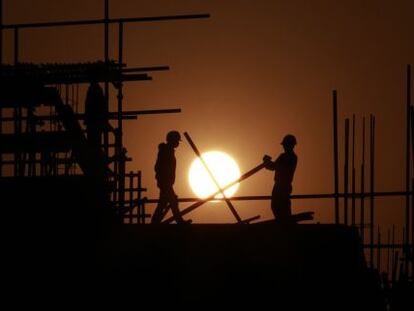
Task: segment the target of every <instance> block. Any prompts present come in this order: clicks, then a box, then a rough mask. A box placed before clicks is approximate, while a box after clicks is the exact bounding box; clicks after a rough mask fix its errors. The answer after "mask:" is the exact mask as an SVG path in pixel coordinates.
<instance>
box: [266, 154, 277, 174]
mask: <svg viewBox="0 0 414 311" xmlns="http://www.w3.org/2000/svg"><path fill="white" fill-rule="evenodd" d="M263 163H264V164H265V168H266V169H268V170H271V171H274V170H275V169H276V166H275V162H273V161H272V157H271V156H269V155H267V154H266V155H264V156H263Z"/></svg>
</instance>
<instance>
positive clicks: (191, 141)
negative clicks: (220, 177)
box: [184, 132, 242, 223]
mask: <svg viewBox="0 0 414 311" xmlns="http://www.w3.org/2000/svg"><path fill="white" fill-rule="evenodd" d="M184 137H185V138H186V139H187V141H188V143H189V144H190V146H191V148H192V149H193V151H194V152H195V154H196V155H197V157H198V158H199V159H200V161H201V163H202V164H203V166H204V168H205V169H206V171H207V173H208V175H209V176H210V178H211V180H212V181H213V182H214V184H215V185H216V187H217V189H218V190H219V191H220V193H221V194H222V195H223V198H224V200H225V201H226V204H227V206H228V207H229V209H230V211H231V212H232V214H233V216H234V217H235V218H236V219H237V222H239V223H241V222H242V219H241V218H240V216H239V214H238V213H237V211H236V209H235V208H234V206H233V204H232V203H231V202H230V200H229V199H228V198H227V197H226V194H225V193H224V191H223V189H222V188H221V186H220V185H219V183H218V182H217V180H216V178H215V177H214V174H213V173H212V172H211V171H210V169H209V167H208V165H207V163H206V162H205V161H204V159H203V157H202V156H201V153H200V151H198V149H197V147H196V145H195V144H194V142H193V140H192V139H191V137H190V135H189V134H188V133H187V132H184Z"/></svg>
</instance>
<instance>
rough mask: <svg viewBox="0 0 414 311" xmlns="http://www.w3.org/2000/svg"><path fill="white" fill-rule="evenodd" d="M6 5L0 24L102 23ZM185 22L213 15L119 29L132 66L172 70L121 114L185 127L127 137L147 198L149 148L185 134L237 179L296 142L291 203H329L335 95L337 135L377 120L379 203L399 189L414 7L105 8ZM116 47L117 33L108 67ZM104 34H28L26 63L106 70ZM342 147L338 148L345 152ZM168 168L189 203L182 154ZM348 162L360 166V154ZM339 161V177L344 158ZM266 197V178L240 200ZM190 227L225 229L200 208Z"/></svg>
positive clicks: (322, 215) (216, 210)
mask: <svg viewBox="0 0 414 311" xmlns="http://www.w3.org/2000/svg"><path fill="white" fill-rule="evenodd" d="M3 2H4V22H5V23H20V22H37V21H51V20H68V19H89V18H101V17H102V16H103V5H102V3H103V1H101V0H82V1H80V0H70V1H69V0H61V1H48V0H37V1H35V3H36V5H34V1H33V0H4V1H3ZM192 13H210V14H211V18H210V19H203V20H193V21H174V22H162V23H147V24H129V25H127V26H126V28H125V36H126V37H125V40H126V46H125V61H126V63H127V64H128V66H130V67H137V66H157V65H169V66H170V67H171V70H170V71H168V72H155V73H153V74H152V76H153V78H154V81H152V82H139V83H129V84H128V85H127V87H126V89H125V108H126V109H130V110H136V109H164V108H181V109H182V113H181V114H175V115H172V114H169V115H157V116H156V115H153V116H143V117H142V118H141V117H140V118H139V119H138V120H137V121H128V123H127V124H126V126H125V144H126V147H127V148H128V151H129V153H128V154H129V155H130V156H132V157H133V158H134V161H133V162H132V163H131V164H130V165H129V167H128V169H130V170H138V169H140V170H142V172H143V178H144V185H145V186H146V187H147V188H148V193H147V196H148V197H150V198H155V197H156V196H157V194H158V191H157V188H156V184H155V180H154V172H153V165H154V161H155V157H156V152H157V146H158V144H159V143H160V142H161V141H163V140H164V137H165V133H166V132H167V131H169V130H170V129H177V130H179V131H187V132H189V133H190V135H191V136H192V138H193V139H194V141H195V143H196V144H197V145H198V147H199V149H200V150H202V151H203V150H205V151H207V150H221V151H224V152H227V153H229V154H230V155H232V156H233V157H234V158H235V159H236V160H237V161H238V162H239V165H240V167H241V171H242V172H244V171H247V170H249V169H250V168H252V167H253V166H255V165H257V164H259V162H260V161H261V158H262V156H263V154H265V153H268V154H272V155H274V156H277V155H278V153H279V152H280V151H281V146H280V145H279V142H280V140H281V138H282V137H283V136H284V135H285V134H286V133H292V134H295V135H296V137H297V139H298V145H297V149H296V151H297V154H298V157H299V163H298V167H297V171H296V175H295V180H294V194H309V193H328V192H332V191H333V161H332V158H333V156H332V121H331V120H332V104H331V93H332V90H333V89H337V90H338V94H339V97H338V100H339V121H340V123H339V125H340V131H339V134H340V135H343V124H344V118H345V117H351V116H352V113H356V115H357V121H358V128H359V125H360V123H361V119H362V116H367V117H368V116H369V114H370V113H373V114H375V116H376V120H377V153H376V158H377V159H376V160H377V166H376V168H377V170H376V175H377V180H376V184H377V190H379V191H395V190H403V189H404V163H405V157H404V141H405V140H404V136H403V135H404V133H405V93H404V92H405V86H404V82H405V66H406V64H408V63H411V64H414V40H413V39H414V28H413V27H412V21H413V20H414V2H413V1H410V0H404V1H403V0H400V1H398V0H397V1H392V2H391V1H378V0H376V1H374V0H368V1H357V0H348V1H328V0H325V1H321V0H315V1H295V0H294V1H271V0H260V1H244V0H226V1H220V0H214V1H213V0H205V1H199V0H192V1H190V0H187V1H168V0H163V1H161V0H151V1H150V0H148V1H136V0H117V1H111V5H110V16H111V17H138V16H159V15H175V14H192ZM116 34H117V28H116V26H114V27H112V28H111V38H112V41H111V57H112V58H114V59H116V58H117V52H116V47H117V41H116V37H117V35H116ZM102 35H103V27H100V26H89V27H87V28H79V27H70V28H65V29H59V31H57V30H56V29H49V30H24V31H22V32H21V42H20V43H21V53H20V60H21V61H25V62H79V61H94V60H98V59H102V57H103V39H102ZM4 42H5V48H4V50H5V60H6V61H8V62H10V61H11V55H12V54H11V53H12V50H11V47H12V44H11V32H6V33H5V39H4ZM340 137H342V136H340ZM360 138H361V135H360V134H359V135H358V139H357V144H358V146H359V145H360ZM342 145H343V141H342V139H341V140H340V150H342ZM176 155H177V159H178V167H177V168H178V171H177V183H176V186H175V189H176V192H177V193H178V194H179V196H182V197H189V196H193V194H192V193H191V190H190V187H189V186H188V183H187V173H188V168H189V165H190V163H191V161H192V159H193V158H194V155H193V152H192V150H191V149H190V147H189V146H187V145H186V144H185V143H183V144H182V145H181V146H180V148H179V149H178V150H177V153H176ZM356 159H357V166H359V165H360V153H359V152H358V153H357V158H356ZM340 160H341V162H340V163H341V167H342V165H343V162H342V160H343V156H342V153H341V154H340ZM341 172H342V169H341ZM341 176H342V173H341ZM358 179H359V174H358ZM272 185H273V174H272V173H271V172H265V171H263V172H260V173H259V174H258V175H257V176H254V177H252V178H251V179H250V180H248V181H246V182H244V183H243V184H242V185H241V186H240V188H239V191H238V193H237V195H268V194H270V192H271V188H272ZM341 185H342V179H341ZM367 185H368V184H367ZM383 201H384V202H383V203H381V202H380V204H384V208H383V210H384V212H383V214H384V215H385V214H387V217H388V220H390V219H391V221H394V218H395V221H398V219H399V217H400V216H401V215H403V214H402V213H403V209H402V205H401V204H399V206H401V208H400V207H398V209H395V210H393V213H392V214H389V213H388V212H386V211H387V210H389V206H390V205H393V204H395V200H394V201H392V202H390V201H389V200H388V201H385V200H383ZM399 202H400V201H399ZM235 206H236V208H238V210H239V211H240V213H241V214H242V215H243V216H245V217H250V216H254V215H256V214H261V215H262V218H263V219H266V218H269V217H271V213H270V208H269V203H268V202H263V201H260V202H248V203H240V202H236V203H235ZM385 206H387V207H385ZM332 207H333V202H332V201H331V200H320V201H313V202H306V201H294V202H293V209H294V211H302V210H306V209H309V208H312V209H314V210H315V212H316V221H321V222H327V221H331V220H332V218H331V216H332V210H333V208H332ZM390 215H392V216H390ZM192 218H193V219H194V220H195V221H200V222H215V221H217V222H228V221H233V219H232V217H231V214H230V212H229V211H228V210H227V209H226V207H225V206H224V205H223V206H221V205H220V204H215V205H209V206H205V207H202V208H201V209H200V210H199V212H197V213H195V214H194V215H193V216H192Z"/></svg>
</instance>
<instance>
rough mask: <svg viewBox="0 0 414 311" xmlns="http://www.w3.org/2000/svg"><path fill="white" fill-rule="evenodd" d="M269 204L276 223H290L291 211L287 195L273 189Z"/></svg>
mask: <svg viewBox="0 0 414 311" xmlns="http://www.w3.org/2000/svg"><path fill="white" fill-rule="evenodd" d="M271 204H272V205H271V207H272V212H273V215H274V216H275V219H276V220H277V221H280V222H290V220H291V216H292V209H291V202H290V198H289V194H287V193H283V192H280V191H278V189H276V188H273V192H272V203H271Z"/></svg>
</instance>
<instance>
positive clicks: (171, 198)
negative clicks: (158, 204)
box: [168, 188, 185, 224]
mask: <svg viewBox="0 0 414 311" xmlns="http://www.w3.org/2000/svg"><path fill="white" fill-rule="evenodd" d="M168 202H169V207H170V208H171V212H172V214H173V216H174V218H175V221H176V222H177V224H181V223H185V221H184V219H183V217H182V216H181V214H180V209H179V208H178V197H177V195H176V194H175V192H174V189H173V188H171V189H169V192H168Z"/></svg>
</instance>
